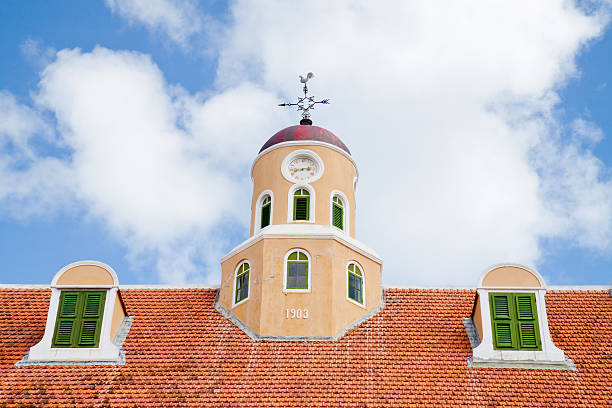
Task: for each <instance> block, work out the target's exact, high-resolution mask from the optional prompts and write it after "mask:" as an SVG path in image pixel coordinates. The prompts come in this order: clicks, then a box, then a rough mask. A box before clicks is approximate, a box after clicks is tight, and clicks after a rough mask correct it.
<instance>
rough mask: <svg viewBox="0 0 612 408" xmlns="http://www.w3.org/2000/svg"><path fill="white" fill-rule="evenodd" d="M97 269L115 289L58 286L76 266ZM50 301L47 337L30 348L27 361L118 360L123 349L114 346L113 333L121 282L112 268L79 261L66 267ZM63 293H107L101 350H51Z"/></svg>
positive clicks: (98, 263)
mask: <svg viewBox="0 0 612 408" xmlns="http://www.w3.org/2000/svg"><path fill="white" fill-rule="evenodd" d="M82 265H95V266H99V267H101V268H104V269H105V270H106V271H107V272H109V273H110V274H111V276H112V278H113V285H58V284H57V281H58V279H59V278H60V277H61V276H62V274H63V273H64V272H66V271H67V270H69V269H72V268H74V267H77V266H82ZM50 288H51V301H50V303H49V311H48V313H47V323H46V325H45V334H44V335H43V338H42V339H41V340H40V342H38V344H36V345H34V346H32V347H31V348H30V352H29V353H28V361H109V360H117V359H118V358H119V352H120V349H119V347H117V346H116V345H115V344H113V342H112V339H111V336H110V331H111V324H112V320H113V312H114V308H115V301H116V299H117V291H118V290H119V280H118V279H117V274H116V273H115V271H114V270H113V268H111V267H110V266H108V265H106V264H105V263H102V262H98V261H78V262H73V263H71V264H69V265H66V266H64V267H63V268H62V269H60V270H59V271H58V272H57V273H56V274H55V276H54V277H53V280H52V281H51V285H50ZM62 289H67V290H70V289H79V290H101V289H102V290H106V300H105V302H104V313H103V316H102V327H101V329H100V342H99V344H98V347H92V348H64V347H62V348H52V347H51V343H52V341H53V333H54V331H55V323H56V321H57V311H58V309H59V301H60V295H61V292H62Z"/></svg>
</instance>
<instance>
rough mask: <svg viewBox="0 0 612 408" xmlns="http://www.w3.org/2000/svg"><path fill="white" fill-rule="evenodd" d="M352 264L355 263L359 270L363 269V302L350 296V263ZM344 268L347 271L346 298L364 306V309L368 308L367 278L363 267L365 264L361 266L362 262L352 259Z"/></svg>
mask: <svg viewBox="0 0 612 408" xmlns="http://www.w3.org/2000/svg"><path fill="white" fill-rule="evenodd" d="M350 264H355V265H356V266H357V267H358V268H359V270H360V271H361V298H362V299H363V303H359V302H357V301H356V300H353V299H351V298H350V297H349V273H350V272H349V269H348V267H349V265H350ZM344 270H345V271H346V274H345V276H346V284H345V288H346V292H345V293H346V300H348V301H349V302H351V303H353V304H355V305H357V306H359V307H362V308H364V309H366V279H365V269H363V266H361V264H360V263H359V262H357V261H355V260H351V261H348V262H347V263H346V265H345V267H344Z"/></svg>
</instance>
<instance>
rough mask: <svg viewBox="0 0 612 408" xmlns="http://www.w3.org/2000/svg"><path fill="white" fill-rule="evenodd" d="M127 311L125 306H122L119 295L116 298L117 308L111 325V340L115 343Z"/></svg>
mask: <svg viewBox="0 0 612 408" xmlns="http://www.w3.org/2000/svg"><path fill="white" fill-rule="evenodd" d="M125 314H126V313H125V310H123V305H122V304H121V300H119V294H118V293H117V297H116V298H115V308H114V310H113V321H112V323H111V333H110V339H111V341H113V338H115V334H117V330H119V326H120V325H121V322H122V321H123V318H124V317H125Z"/></svg>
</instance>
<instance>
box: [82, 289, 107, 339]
mask: <svg viewBox="0 0 612 408" xmlns="http://www.w3.org/2000/svg"><path fill="white" fill-rule="evenodd" d="M83 293H84V297H85V301H84V305H83V315H82V322H81V330H80V331H79V343H78V345H79V347H97V345H98V341H99V339H100V329H101V326H102V314H103V313H102V312H103V311H104V300H105V299H106V292H83Z"/></svg>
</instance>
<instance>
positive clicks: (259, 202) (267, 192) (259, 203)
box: [253, 190, 274, 234]
mask: <svg viewBox="0 0 612 408" xmlns="http://www.w3.org/2000/svg"><path fill="white" fill-rule="evenodd" d="M267 195H269V196H270V200H272V201H271V202H270V225H272V224H273V223H272V221H273V220H274V193H273V192H272V190H264V191H262V192H261V193H260V194H259V197H257V201H256V202H255V225H254V228H253V231H254V232H255V234H257V233H258V232H259V231H261V230H264V229H266V228H268V227H270V225H268V226H267V227H265V228H261V208H262V202H263V199H264V197H265V196H267Z"/></svg>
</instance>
